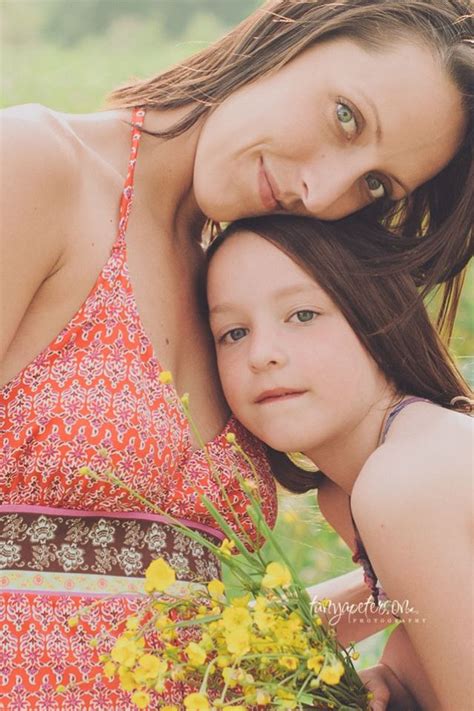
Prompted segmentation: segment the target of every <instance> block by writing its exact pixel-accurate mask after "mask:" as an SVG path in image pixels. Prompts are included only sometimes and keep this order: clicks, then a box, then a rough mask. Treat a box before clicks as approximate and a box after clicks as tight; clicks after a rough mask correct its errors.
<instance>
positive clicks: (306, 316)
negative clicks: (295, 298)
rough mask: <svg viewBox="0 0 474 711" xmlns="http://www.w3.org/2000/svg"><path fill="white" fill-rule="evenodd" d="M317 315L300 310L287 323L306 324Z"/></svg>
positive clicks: (313, 312)
mask: <svg viewBox="0 0 474 711" xmlns="http://www.w3.org/2000/svg"><path fill="white" fill-rule="evenodd" d="M317 315H318V314H317V313H316V311H310V310H309V309H302V310H301V311H296V313H294V314H292V316H290V318H289V319H288V320H289V321H294V320H296V321H298V322H299V323H307V322H308V321H313V320H314V319H315V318H316V316H317Z"/></svg>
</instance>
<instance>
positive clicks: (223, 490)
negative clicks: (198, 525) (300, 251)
mask: <svg viewBox="0 0 474 711" xmlns="http://www.w3.org/2000/svg"><path fill="white" fill-rule="evenodd" d="M180 402H181V407H182V410H183V412H184V414H185V416H186V417H187V419H188V422H189V425H190V427H191V430H192V432H193V434H194V436H195V437H196V440H197V442H198V444H199V446H200V448H201V449H202V450H203V452H204V456H205V458H206V462H207V465H208V467H209V471H210V473H211V475H212V477H213V479H214V481H215V482H216V484H217V486H218V487H219V491H220V492H221V494H222V495H223V497H224V499H225V502H226V504H227V506H228V507H229V510H230V511H231V513H232V516H233V518H234V521H235V523H236V524H237V526H238V528H239V529H240V532H241V533H242V534H243V535H244V537H245V538H246V539H247V541H248V543H249V544H250V545H252V543H253V542H252V539H251V538H250V536H249V534H248V533H247V531H246V530H245V528H244V527H243V526H242V524H241V523H240V518H239V517H238V516H237V512H236V511H235V508H234V507H233V506H232V502H231V500H230V498H229V495H228V493H227V491H226V488H225V486H224V485H223V484H222V482H221V480H220V477H219V476H218V475H217V474H216V471H215V466H214V464H213V463H212V460H211V458H210V456H209V450H208V448H207V444H206V443H205V442H204V440H203V438H202V436H201V433H200V432H199V429H198V427H197V425H196V423H195V422H194V420H193V417H192V415H191V411H190V409H189V406H188V405H186V404H185V403H184V402H183V401H182V400H180Z"/></svg>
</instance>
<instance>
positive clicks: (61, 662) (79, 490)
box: [0, 109, 277, 711]
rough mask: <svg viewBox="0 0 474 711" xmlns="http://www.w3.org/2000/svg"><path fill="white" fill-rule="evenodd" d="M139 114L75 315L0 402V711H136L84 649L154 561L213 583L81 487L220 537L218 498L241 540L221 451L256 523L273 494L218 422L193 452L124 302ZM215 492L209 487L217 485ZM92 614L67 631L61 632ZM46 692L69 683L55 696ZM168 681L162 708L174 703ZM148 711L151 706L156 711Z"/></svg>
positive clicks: (193, 561)
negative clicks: (88, 287) (95, 266)
mask: <svg viewBox="0 0 474 711" xmlns="http://www.w3.org/2000/svg"><path fill="white" fill-rule="evenodd" d="M143 117H144V111H143V110H140V109H135V110H134V112H133V116H132V126H133V128H132V146H131V156H130V162H129V170H128V175H127V178H126V182H125V186H124V189H123V194H122V196H121V201H120V214H119V227H118V236H117V239H116V241H115V243H114V245H113V248H112V252H111V255H110V258H109V259H108V261H107V263H106V264H105V266H104V268H103V269H102V271H101V273H100V274H99V277H98V278H97V281H96V283H95V285H94V287H93V288H92V291H91V292H90V294H89V296H88V297H87V299H86V300H85V302H84V304H83V305H82V307H81V308H80V309H79V311H78V312H77V314H76V315H75V316H74V317H73V318H72V319H71V321H70V322H69V323H68V324H67V325H66V326H65V328H63V329H62V331H61V333H60V334H59V335H58V336H57V338H55V339H54V341H53V342H52V343H51V344H50V345H49V346H48V347H47V348H45V349H44V350H43V351H42V352H41V353H40V354H39V355H38V356H37V357H36V358H35V359H34V360H33V361H32V362H31V363H30V364H29V365H28V366H27V367H26V368H24V369H23V370H22V371H21V372H20V373H19V374H18V375H17V376H16V377H15V378H14V379H13V380H12V381H11V382H9V383H8V384H7V385H5V386H4V387H3V388H2V389H1V390H0V492H1V504H0V708H1V709H5V710H7V709H8V711H27V710H29V709H41V710H42V711H53V710H56V709H69V710H70V711H80V710H82V709H95V710H97V711H99V710H100V711H104V710H105V709H106V710H107V711H108V710H109V709H110V710H112V709H117V710H119V709H120V711H124V710H127V709H132V708H135V706H134V705H133V704H132V703H131V701H130V697H129V694H128V693H126V692H124V691H122V690H121V689H119V688H118V686H117V684H116V683H114V682H109V681H107V680H106V679H105V678H104V676H103V674H102V671H101V666H100V664H99V660H98V653H99V652H100V651H101V650H100V649H94V648H92V647H91V645H90V641H91V639H93V638H95V639H102V638H104V637H105V638H107V637H108V638H109V639H110V644H111V643H112V639H113V635H114V634H116V625H117V623H118V622H120V620H122V619H123V618H124V617H125V616H126V615H130V614H133V612H134V611H136V610H137V608H138V607H139V606H140V604H143V594H142V593H143V578H144V572H145V570H146V567H147V566H148V564H149V562H150V561H151V560H152V559H153V558H156V557H159V556H163V557H165V558H166V559H167V560H168V561H169V562H170V563H171V564H172V565H173V567H174V568H175V569H176V570H178V571H179V575H178V577H179V579H180V581H184V584H185V583H186V581H191V580H195V579H196V578H200V579H201V580H202V579H211V578H212V577H215V576H216V575H219V572H220V571H219V565H218V563H217V560H216V559H215V558H214V557H213V556H212V554H211V553H209V551H208V549H206V548H205V547H203V546H199V545H197V544H196V543H195V542H193V541H191V540H190V539H188V538H186V537H185V536H184V535H183V534H178V533H177V532H176V530H175V529H173V528H172V527H171V526H170V525H169V524H168V523H167V522H166V518H165V517H163V516H160V515H157V514H154V513H151V512H150V511H149V510H147V508H146V506H143V505H142V504H140V503H139V502H138V501H137V500H136V499H135V498H134V497H133V496H131V495H130V494H128V493H127V492H126V491H125V490H123V489H120V488H117V487H114V486H113V485H112V484H109V483H108V482H105V483H103V482H97V481H94V480H92V479H91V478H87V477H84V476H81V475H80V474H79V473H78V470H79V469H80V468H81V467H83V466H89V467H90V468H91V469H93V470H95V471H96V472H98V473H101V472H104V471H105V470H106V469H110V468H112V469H113V470H114V472H115V474H116V475H117V476H118V477H119V478H120V479H121V480H123V482H125V483H126V484H127V485H129V486H130V487H133V489H135V490H136V491H138V492H139V493H140V494H142V495H143V496H144V497H146V498H147V499H148V500H151V501H153V502H154V504H156V505H157V506H159V507H160V509H161V510H163V511H165V512H168V513H170V514H172V515H173V516H174V517H177V518H179V519H181V520H183V521H185V522H187V523H188V524H189V525H191V526H193V527H194V528H196V529H198V530H200V531H201V532H203V533H204V534H205V535H206V536H208V537H209V538H210V539H211V540H213V541H220V540H221V539H222V538H223V536H222V534H221V532H220V531H218V530H216V525H215V523H214V521H213V520H212V518H211V517H210V515H209V514H208V512H207V510H206V509H205V507H204V506H203V504H202V502H201V500H200V497H201V495H202V494H206V495H207V496H208V497H209V498H210V499H211V500H212V501H213V503H214V504H215V506H216V507H217V508H218V509H219V511H220V512H221V513H222V514H223V515H224V516H225V517H226V519H227V520H228V521H229V523H231V524H232V522H233V519H232V515H231V513H230V511H229V509H228V503H227V501H226V496H225V495H224V493H223V492H225V494H226V495H227V496H228V497H229V499H230V502H231V504H232V506H233V507H234V508H235V510H236V511H237V512H239V514H240V521H241V523H242V524H243V525H244V527H245V528H246V530H247V531H248V532H249V534H250V535H254V533H255V532H254V531H253V528H252V525H251V522H250V521H249V519H248V517H247V515H246V513H245V507H246V505H247V501H246V498H245V496H244V494H243V492H242V491H241V488H240V485H239V483H238V480H237V477H236V473H235V472H236V467H238V468H239V470H240V471H241V472H242V473H243V474H244V475H245V476H246V477H253V476H254V475H253V474H252V472H251V471H250V470H249V469H248V467H247V466H246V465H245V463H244V462H243V461H242V460H241V458H240V457H239V455H238V454H236V453H235V452H234V450H233V448H232V447H231V446H230V445H229V444H228V443H227V441H226V434H227V433H229V432H230V431H233V432H235V433H236V436H237V439H238V440H239V442H240V443H241V444H242V446H243V447H244V449H245V450H246V451H247V452H248V453H249V454H250V455H251V457H252V459H253V462H254V464H255V465H256V469H257V472H258V479H257V481H256V483H257V485H258V490H259V492H260V496H261V501H262V502H263V507H264V512H265V515H266V517H267V520H268V522H269V523H270V525H273V524H274V521H275V517H276V508H277V506H276V490H275V484H274V481H273V478H272V476H271V472H270V469H269V465H268V462H267V459H266V457H265V452H264V449H263V446H262V445H260V444H259V443H258V442H257V441H256V440H255V439H254V438H253V437H252V436H251V435H250V434H249V433H248V432H247V431H246V430H245V429H244V428H243V427H242V426H241V425H239V423H237V422H236V421H234V420H233V419H231V420H230V421H229V422H228V423H227V425H226V427H225V429H224V431H223V432H222V433H220V434H219V435H218V436H217V437H215V438H214V439H213V440H212V441H211V442H209V443H208V445H207V450H208V454H209V456H210V458H211V460H212V463H213V473H211V472H210V468H209V465H208V462H207V460H206V456H205V454H204V452H203V451H201V450H198V451H195V450H193V446H192V438H191V433H190V427H189V424H188V422H187V420H186V418H185V416H184V415H183V412H182V409H181V406H180V401H179V398H178V395H177V393H176V390H175V388H174V386H173V385H172V384H163V383H161V382H160V380H159V377H158V376H159V374H160V372H161V370H162V369H161V366H160V363H159V361H158V359H157V358H156V356H155V354H154V352H153V348H152V345H151V343H150V340H149V338H148V337H147V335H146V333H145V331H144V329H143V326H142V323H141V321H140V317H139V314H138V311H137V306H136V303H135V298H134V293H133V287H132V285H131V283H130V279H129V274H128V268H127V247H126V241H125V234H126V229H127V221H128V216H129V213H130V208H131V205H132V199H133V176H134V168H135V162H136V159H137V152H138V146H139V141H140V135H141V130H140V128H141V126H142V124H143ZM218 480H219V481H218ZM102 599H103V601H102V602H101V604H98V605H94V607H93V608H91V611H90V612H89V614H88V615H86V616H85V617H83V618H82V617H81V618H80V622H79V624H78V625H77V626H76V627H75V628H73V629H71V628H70V627H69V626H68V624H67V621H68V619H70V618H71V617H73V616H75V615H77V613H78V611H79V610H80V608H83V607H84V606H87V605H90V604H91V602H94V601H97V600H102ZM58 684H64V685H67V686H68V690H67V692H66V693H65V694H58V693H57V691H56V687H57V686H58ZM184 692H185V687H184V686H183V685H182V684H175V685H173V687H172V688H170V689H169V692H168V694H167V698H166V702H167V703H175V704H177V705H178V706H180V702H182V699H183V694H184ZM155 707H156V708H157V707H158V702H157V706H155Z"/></svg>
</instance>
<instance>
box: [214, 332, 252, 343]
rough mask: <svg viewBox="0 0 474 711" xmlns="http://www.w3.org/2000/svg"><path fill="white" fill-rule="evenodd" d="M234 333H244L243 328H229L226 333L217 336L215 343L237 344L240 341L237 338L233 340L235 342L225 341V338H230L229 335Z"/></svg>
mask: <svg viewBox="0 0 474 711" xmlns="http://www.w3.org/2000/svg"><path fill="white" fill-rule="evenodd" d="M234 331H243V332H245V331H246V329H245V328H230V329H229V330H228V331H226V332H225V333H223V334H222V336H219V337H218V338H217V343H223V344H230V343H237V342H238V341H240V340H241V339H240V338H237V340H235V341H234V340H227V337H228V336H230V334H231V333H233V332H234ZM244 335H245V333H243V335H242V338H243V336H244Z"/></svg>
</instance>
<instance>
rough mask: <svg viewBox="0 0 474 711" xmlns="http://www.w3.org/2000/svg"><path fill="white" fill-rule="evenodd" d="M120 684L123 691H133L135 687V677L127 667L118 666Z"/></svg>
mask: <svg viewBox="0 0 474 711" xmlns="http://www.w3.org/2000/svg"><path fill="white" fill-rule="evenodd" d="M119 679H120V686H121V687H122V689H123V690H124V691H133V690H134V689H136V688H137V683H136V681H135V677H134V675H133V673H132V672H131V671H130V669H127V667H119Z"/></svg>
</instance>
